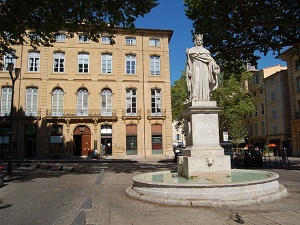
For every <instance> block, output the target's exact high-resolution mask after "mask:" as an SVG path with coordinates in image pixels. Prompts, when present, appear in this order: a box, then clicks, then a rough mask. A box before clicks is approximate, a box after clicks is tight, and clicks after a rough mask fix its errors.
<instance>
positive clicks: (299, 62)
mask: <svg viewBox="0 0 300 225" xmlns="http://www.w3.org/2000/svg"><path fill="white" fill-rule="evenodd" d="M296 70H300V60H297V61H296Z"/></svg>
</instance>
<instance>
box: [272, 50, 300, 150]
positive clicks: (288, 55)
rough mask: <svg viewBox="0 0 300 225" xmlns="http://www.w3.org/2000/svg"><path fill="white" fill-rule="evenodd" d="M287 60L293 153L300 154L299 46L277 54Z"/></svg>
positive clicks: (279, 57)
mask: <svg viewBox="0 0 300 225" xmlns="http://www.w3.org/2000/svg"><path fill="white" fill-rule="evenodd" d="M277 58H278V59H281V60H283V61H286V63H287V75H288V82H289V98H290V110H291V120H290V123H291V135H292V155H293V156H300V59H299V48H298V50H297V48H296V47H291V48H289V49H287V50H286V51H284V52H283V53H281V54H280V55H278V56H277Z"/></svg>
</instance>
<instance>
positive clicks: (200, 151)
mask: <svg viewBox="0 0 300 225" xmlns="http://www.w3.org/2000/svg"><path fill="white" fill-rule="evenodd" d="M185 107H186V110H185V111H184V112H183V115H184V117H185V121H186V125H185V127H186V128H188V129H186V142H187V148H186V149H185V150H184V151H183V152H182V154H183V156H179V158H178V164H177V172H171V171H164V172H153V173H146V174H141V175H137V176H135V177H133V185H132V186H131V187H129V188H127V189H126V193H127V195H128V196H130V197H132V198H135V199H138V200H143V201H148V202H153V203H160V204H168V205H185V206H201V205H228V206H235V205H248V204H253V203H262V202H269V201H273V200H276V199H280V198H283V197H285V196H287V190H286V188H285V187H284V186H282V185H280V184H279V182H278V178H279V176H278V174H276V173H273V172H267V171H258V170H241V169H231V163H230V156H227V155H224V150H223V148H222V147H220V145H219V138H218V137H219V131H218V112H219V110H220V108H218V107H217V106H216V103H215V102H212V101H208V102H190V103H188V104H186V105H185Z"/></svg>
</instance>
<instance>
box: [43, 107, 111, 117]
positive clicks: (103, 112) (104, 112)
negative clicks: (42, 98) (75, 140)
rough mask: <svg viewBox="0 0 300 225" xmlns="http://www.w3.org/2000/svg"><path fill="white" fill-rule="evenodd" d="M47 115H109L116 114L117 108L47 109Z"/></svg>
mask: <svg viewBox="0 0 300 225" xmlns="http://www.w3.org/2000/svg"><path fill="white" fill-rule="evenodd" d="M46 116H47V117H82V116H86V117H106V116H107V117H109V116H113V117H115V116H116V110H115V109H109V110H101V109H61V110H59V109H58V110H53V109H47V112H46Z"/></svg>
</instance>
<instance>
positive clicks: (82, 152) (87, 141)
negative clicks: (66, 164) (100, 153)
mask: <svg viewBox="0 0 300 225" xmlns="http://www.w3.org/2000/svg"><path fill="white" fill-rule="evenodd" d="M73 142H74V143H73V155H74V156H88V155H89V154H90V151H91V130H90V129H89V128H88V127H87V126H78V127H76V129H75V130H74V132H73Z"/></svg>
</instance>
